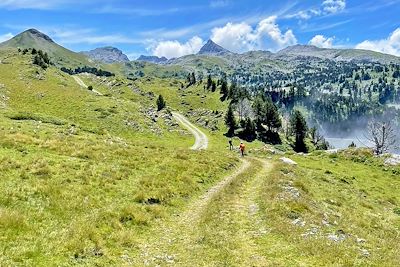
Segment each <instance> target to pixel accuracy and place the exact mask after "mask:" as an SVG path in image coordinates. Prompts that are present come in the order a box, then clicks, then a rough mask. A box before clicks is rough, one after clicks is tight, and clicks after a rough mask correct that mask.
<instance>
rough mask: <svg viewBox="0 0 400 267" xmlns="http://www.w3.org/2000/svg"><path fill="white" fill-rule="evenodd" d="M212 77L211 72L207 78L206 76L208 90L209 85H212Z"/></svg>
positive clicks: (208, 88)
mask: <svg viewBox="0 0 400 267" xmlns="http://www.w3.org/2000/svg"><path fill="white" fill-rule="evenodd" d="M212 82H213V81H212V79H211V74H210V75H208V78H207V90H210V88H211V86H212Z"/></svg>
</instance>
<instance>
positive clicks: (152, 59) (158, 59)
mask: <svg viewBox="0 0 400 267" xmlns="http://www.w3.org/2000/svg"><path fill="white" fill-rule="evenodd" d="M137 60H138V61H145V62H150V63H156V64H159V63H165V62H167V61H168V59H167V58H166V57H157V56H144V55H141V56H140V57H139V58H138V59H137Z"/></svg>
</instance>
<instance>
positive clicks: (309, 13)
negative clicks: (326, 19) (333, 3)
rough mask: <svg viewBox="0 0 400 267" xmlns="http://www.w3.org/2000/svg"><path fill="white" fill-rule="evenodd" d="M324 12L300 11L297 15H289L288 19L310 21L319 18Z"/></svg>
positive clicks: (316, 10)
mask: <svg viewBox="0 0 400 267" xmlns="http://www.w3.org/2000/svg"><path fill="white" fill-rule="evenodd" d="M321 14H322V12H321V10H319V9H309V10H300V11H299V12H297V13H294V14H291V15H287V16H286V18H289V19H291V18H296V19H302V20H308V19H311V18H312V17H315V16H319V15H321Z"/></svg>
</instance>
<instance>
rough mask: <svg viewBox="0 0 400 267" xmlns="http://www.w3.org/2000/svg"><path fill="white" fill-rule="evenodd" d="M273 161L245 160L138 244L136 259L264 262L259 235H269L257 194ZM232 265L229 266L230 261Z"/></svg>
mask: <svg viewBox="0 0 400 267" xmlns="http://www.w3.org/2000/svg"><path fill="white" fill-rule="evenodd" d="M269 169H270V165H269V163H268V162H267V161H264V160H258V159H244V160H242V165H241V166H240V167H239V168H238V169H237V170H236V171H235V173H233V174H231V175H229V176H227V177H225V178H224V179H223V180H222V181H220V182H219V183H218V184H216V185H215V186H213V187H212V188H210V189H209V190H208V191H207V192H206V193H205V194H204V195H203V196H201V197H200V198H198V199H197V200H195V201H193V202H192V203H190V204H189V205H188V206H187V208H186V211H184V212H183V213H181V214H176V215H175V216H174V217H171V218H170V219H169V220H167V221H165V222H162V223H160V224H159V225H158V226H157V227H156V228H155V229H154V231H152V233H151V234H150V235H149V237H148V239H147V240H146V242H145V244H142V246H141V247H140V255H138V257H137V260H138V262H136V263H137V264H144V265H147V266H171V265H172V266H223V265H224V264H225V265H226V264H230V263H232V262H236V263H240V264H236V266H241V264H245V265H242V266H265V264H267V259H265V258H264V257H263V256H262V252H260V251H258V247H257V238H258V237H260V236H262V235H264V234H266V233H267V231H266V230H265V228H264V227H265V221H264V218H263V217H262V216H261V215H260V214H259V212H258V209H259V208H258V204H257V196H258V195H259V194H258V192H259V191H260V190H262V189H261V188H260V184H262V183H261V181H262V179H265V177H266V175H267V173H268V171H269ZM227 266H231V265H227Z"/></svg>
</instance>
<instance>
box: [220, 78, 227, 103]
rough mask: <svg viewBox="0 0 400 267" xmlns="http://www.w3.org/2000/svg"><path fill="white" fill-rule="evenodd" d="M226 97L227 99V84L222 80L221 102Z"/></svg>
mask: <svg viewBox="0 0 400 267" xmlns="http://www.w3.org/2000/svg"><path fill="white" fill-rule="evenodd" d="M227 97H228V83H227V82H226V80H225V79H224V80H222V82H221V101H225V100H226V99H227Z"/></svg>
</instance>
